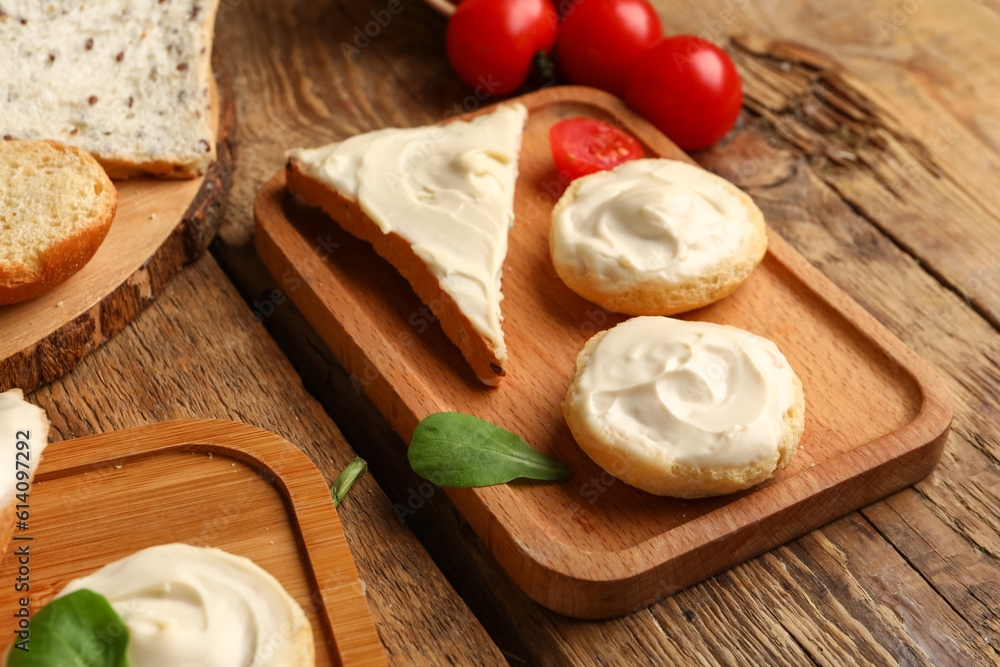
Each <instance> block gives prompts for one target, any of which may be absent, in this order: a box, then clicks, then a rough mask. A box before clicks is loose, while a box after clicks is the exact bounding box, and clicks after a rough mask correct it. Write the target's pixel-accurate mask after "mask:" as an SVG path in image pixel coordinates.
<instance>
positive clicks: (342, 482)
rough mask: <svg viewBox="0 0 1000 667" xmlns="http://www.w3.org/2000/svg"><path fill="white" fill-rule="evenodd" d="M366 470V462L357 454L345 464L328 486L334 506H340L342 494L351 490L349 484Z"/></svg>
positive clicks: (344, 494) (342, 498)
mask: <svg viewBox="0 0 1000 667" xmlns="http://www.w3.org/2000/svg"><path fill="white" fill-rule="evenodd" d="M366 470H368V464H367V463H366V462H365V460H364V459H362V458H361V457H360V456H358V457H356V458H355V459H354V460H353V461H351V462H350V463H348V464H347V467H346V468H344V472H342V473H340V475H338V476H337V479H335V480H333V486H331V487H330V495H331V496H333V506H334V507H340V503H341V502H342V501H343V500H344V496H346V495H347V492H348V491H350V490H351V485H352V484H354V481H355V480H356V479H357V478H358V477H361V476H362V475H364V474H365V471H366Z"/></svg>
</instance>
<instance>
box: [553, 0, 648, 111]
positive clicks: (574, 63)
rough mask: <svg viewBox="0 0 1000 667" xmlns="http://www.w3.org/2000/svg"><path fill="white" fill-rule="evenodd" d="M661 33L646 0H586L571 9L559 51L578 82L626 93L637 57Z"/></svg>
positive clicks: (563, 24)
mask: <svg viewBox="0 0 1000 667" xmlns="http://www.w3.org/2000/svg"><path fill="white" fill-rule="evenodd" d="M662 39H663V28H662V27H661V26H660V17H659V16H657V14H656V10H655V9H653V6H652V5H650V4H649V2H647V0H584V2H578V3H577V4H575V5H571V6H570V7H569V8H568V9H567V10H566V14H565V16H564V17H563V22H562V25H561V26H560V27H559V39H558V41H557V42H556V44H557V46H556V52H557V53H558V57H559V64H560V65H562V68H563V70H565V72H566V75H567V76H568V77H569V78H570V80H571V81H572V82H573V83H578V84H580V85H583V86H594V87H595V88H600V89H602V90H606V91H608V92H609V93H614V94H615V95H619V96H621V95H624V94H625V85H626V83H627V81H628V74H629V72H630V71H631V69H632V65H634V64H635V61H636V59H637V58H638V57H639V56H641V55H642V54H643V53H645V52H646V51H648V50H649V49H651V48H652V47H654V46H656V45H657V44H658V43H659V42H660V41H661V40H662Z"/></svg>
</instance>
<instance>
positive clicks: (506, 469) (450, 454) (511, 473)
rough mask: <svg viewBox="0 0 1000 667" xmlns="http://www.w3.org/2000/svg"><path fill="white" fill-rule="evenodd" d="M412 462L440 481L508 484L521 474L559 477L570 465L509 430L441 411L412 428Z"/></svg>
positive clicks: (422, 473) (463, 485)
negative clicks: (534, 446) (541, 450)
mask: <svg viewBox="0 0 1000 667" xmlns="http://www.w3.org/2000/svg"><path fill="white" fill-rule="evenodd" d="M407 458H408V459H409V461H410V467H411V468H413V471H414V472H415V473H417V474H418V475H420V476H421V477H423V478H424V479H426V480H429V481H431V482H434V483H435V484H437V485H439V486H452V487H457V488H467V487H471V486H491V485H493V484H505V483H506V482H509V481H511V480H514V479H517V478H519V477H526V478H528V479H542V480H560V479H567V478H568V477H569V476H570V472H571V471H570V468H569V466H568V465H566V464H565V463H563V462H562V461H557V460H556V459H553V458H551V457H548V456H546V455H545V454H542V453H541V452H539V451H537V450H534V449H532V448H531V447H529V446H528V445H527V443H525V442H524V440H522V439H521V438H519V437H518V436H516V435H514V434H513V433H511V432H510V431H508V430H506V429H503V428H500V427H499V426H497V425H495V424H491V423H490V422H488V421H485V420H483V419H479V418H478V417H473V416H472V415H467V414H463V413H461V412H437V413H435V414H432V415H429V416H428V417H425V418H424V419H423V420H422V421H421V422H420V423H419V424H417V428H416V429H414V431H413V440H412V442H410V449H409V451H408V452H407Z"/></svg>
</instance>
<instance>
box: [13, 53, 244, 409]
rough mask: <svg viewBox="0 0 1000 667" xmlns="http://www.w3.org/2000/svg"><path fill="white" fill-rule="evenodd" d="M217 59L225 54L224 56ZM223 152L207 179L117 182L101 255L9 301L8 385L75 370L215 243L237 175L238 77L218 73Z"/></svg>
mask: <svg viewBox="0 0 1000 667" xmlns="http://www.w3.org/2000/svg"><path fill="white" fill-rule="evenodd" d="M217 61H218V59H216V62H217ZM215 88H216V91H215V92H214V94H213V102H214V104H213V107H214V109H215V110H216V112H217V113H218V116H217V118H216V137H217V144H216V145H217V153H218V157H217V159H216V161H215V162H214V163H213V164H212V166H211V167H210V168H209V171H208V173H206V174H205V176H204V177H202V178H200V179H197V178H196V179H189V180H177V181H173V180H161V179H154V178H133V179H129V180H124V181H115V188H116V189H117V190H118V212H117V214H116V215H115V220H114V222H113V223H112V225H111V230H110V231H109V232H108V235H107V237H106V238H105V239H104V242H103V243H102V244H101V247H100V248H99V249H98V250H97V253H96V254H95V255H94V257H93V258H92V259H91V260H90V262H88V263H87V265H86V266H84V267H83V268H82V269H81V270H80V271H79V272H78V273H76V274H75V275H73V276H72V277H70V278H69V280H67V281H66V282H64V283H62V284H61V285H58V286H57V287H56V288H55V289H53V290H51V291H49V292H47V293H45V294H43V295H41V296H39V297H37V298H34V299H31V300H29V301H25V302H23V303H17V304H12V305H9V306H0V391H4V390H7V389H10V388H11V387H20V388H22V389H24V391H25V392H29V391H32V390H34V389H35V388H37V387H39V386H40V385H42V384H45V383H48V382H52V381H53V380H55V379H56V378H59V377H61V376H62V375H64V374H65V373H67V372H69V371H70V370H72V369H73V368H74V367H75V366H76V365H77V364H78V363H79V362H80V361H81V360H82V359H83V358H84V357H86V356H87V355H88V354H90V353H91V352H92V351H93V350H95V349H97V347H99V346H100V345H101V344H102V343H104V341H106V340H107V339H108V338H110V337H111V336H113V335H114V334H116V333H117V332H119V331H121V329H123V328H124V327H125V325H127V324H128V323H129V322H131V321H132V320H133V319H134V318H135V317H136V315H138V314H139V313H140V312H142V310H143V308H145V307H146V306H147V305H149V304H150V303H152V301H153V299H155V298H156V297H157V296H158V295H159V293H160V292H161V291H162V290H163V288H164V287H165V286H166V285H167V284H168V283H169V282H170V279H171V278H172V277H173V276H174V274H175V273H177V271H179V270H180V268H181V267H182V266H184V265H185V264H187V263H188V262H192V261H194V260H195V259H197V258H198V257H200V256H201V254H202V253H203V252H204V251H205V249H206V248H208V244H209V242H210V241H211V240H212V237H213V236H215V232H216V231H217V230H218V227H219V223H220V222H221V215H220V214H221V211H222V207H223V205H224V202H225V198H226V196H227V195H228V192H229V187H230V185H231V184H232V170H233V160H232V154H231V152H230V149H229V135H230V132H231V131H232V128H233V124H234V114H235V103H234V99H233V92H232V85H231V82H230V81H229V78H228V76H227V75H226V74H225V72H222V73H221V74H220V75H218V81H217V82H216V86H215Z"/></svg>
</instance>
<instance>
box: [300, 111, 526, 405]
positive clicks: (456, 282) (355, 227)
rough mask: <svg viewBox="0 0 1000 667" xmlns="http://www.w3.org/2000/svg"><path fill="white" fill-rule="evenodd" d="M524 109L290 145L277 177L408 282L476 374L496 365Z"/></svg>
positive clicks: (489, 374)
mask: <svg viewBox="0 0 1000 667" xmlns="http://www.w3.org/2000/svg"><path fill="white" fill-rule="evenodd" d="M526 118H527V110H526V109H525V108H524V106H522V105H520V104H505V105H501V106H499V107H497V108H496V110H494V111H493V112H492V113H489V114H484V115H481V116H478V117H476V118H474V119H472V120H471V121H463V120H456V121H452V122H450V123H447V124H444V125H439V126H428V127H419V128H408V129H389V130H378V131H376V132H370V133H367V134H363V135H358V136H356V137H353V138H351V139H348V140H347V141H344V142H339V143H335V144H330V145H328V146H324V147H322V148H318V149H312V150H304V149H299V150H296V151H292V152H291V153H290V154H289V161H288V169H287V181H288V189H289V190H290V191H291V192H293V193H295V194H297V195H299V196H300V197H301V198H302V199H304V200H305V202H306V203H308V204H309V205H311V206H319V207H321V208H322V209H323V210H324V211H326V213H327V214H329V215H330V217H332V218H333V219H334V220H336V221H337V222H338V223H339V224H340V225H341V227H343V228H344V229H345V230H347V231H348V232H350V233H351V234H353V235H354V236H357V237H358V238H360V239H363V240H365V241H368V242H370V243H371V244H372V246H373V247H374V248H375V251H376V252H378V253H379V254H380V255H381V256H383V257H385V258H386V259H387V260H388V261H389V262H390V263H392V264H393V266H395V267H396V268H397V269H398V270H399V272H400V273H401V274H402V275H403V276H404V277H405V278H406V279H407V280H408V281H409V282H410V285H411V286H412V287H413V289H414V291H415V292H416V293H417V295H418V296H419V297H420V299H421V300H422V301H423V302H424V303H425V304H426V305H427V306H428V307H429V308H430V309H431V310H432V312H433V313H434V314H435V316H436V317H437V318H438V319H439V320H440V322H441V327H442V329H443V330H444V332H445V334H446V335H447V336H448V338H450V339H451V341H452V342H454V343H455V345H457V346H458V348H459V349H460V350H461V352H462V354H463V355H464V356H465V358H466V360H467V361H468V362H469V365H471V366H472V370H473V371H474V372H475V374H476V376H477V377H478V378H479V380H480V381H481V382H483V383H484V384H487V385H489V386H497V385H498V384H499V383H500V380H501V378H503V377H504V375H505V374H506V367H507V348H506V345H505V344H504V339H503V332H502V330H501V322H502V316H501V314H500V300H501V299H502V294H501V291H500V279H501V272H502V268H503V262H504V258H505V257H506V255H507V232H508V230H509V229H510V226H511V225H512V224H513V221H514V187H515V183H516V181H517V161H518V155H519V152H520V146H521V134H522V132H523V129H524V122H525V119H526Z"/></svg>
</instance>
